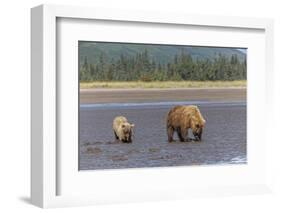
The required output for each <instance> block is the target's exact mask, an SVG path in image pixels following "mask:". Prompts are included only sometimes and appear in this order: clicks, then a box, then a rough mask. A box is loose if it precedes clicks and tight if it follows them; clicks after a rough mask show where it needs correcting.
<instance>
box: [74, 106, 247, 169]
mask: <svg viewBox="0 0 281 213" xmlns="http://www.w3.org/2000/svg"><path fill="white" fill-rule="evenodd" d="M176 104H177V103H176V102H175V103H173V102H169V103H161V104H153V103H142V104H113V105H106V104H105V105H102V104H97V105H95V104H92V105H83V104H82V105H80V115H79V116H80V119H79V120H80V123H79V135H80V136H79V137H80V140H79V169H80V170H95V169H121V168H144V167H167V166H192V165H221V164H242V163H246V162H247V142H246V140H247V137H246V136H247V134H246V102H245V101H240V102H237V101H236V102H211V101H207V102H198V103H197V104H196V102H195V103H194V104H196V105H198V106H199V108H200V111H201V113H202V115H203V116H204V118H205V119H206V121H207V123H206V128H205V129H204V132H203V136H202V137H203V140H202V141H201V142H196V141H191V142H179V141H178V138H177V135H176V133H175V134H174V139H176V142H173V143H168V141H167V134H166V121H165V119H166V115H167V112H168V110H169V109H170V108H171V107H172V106H174V105H176ZM118 115H123V116H126V117H127V118H128V120H129V121H130V122H132V123H134V124H135V129H134V138H133V143H130V144H128V143H121V142H119V141H116V140H115V138H114V134H113V131H112V121H113V119H114V117H115V116H118ZM189 137H191V138H192V137H193V136H192V134H189Z"/></svg>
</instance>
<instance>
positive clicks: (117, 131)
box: [112, 116, 135, 143]
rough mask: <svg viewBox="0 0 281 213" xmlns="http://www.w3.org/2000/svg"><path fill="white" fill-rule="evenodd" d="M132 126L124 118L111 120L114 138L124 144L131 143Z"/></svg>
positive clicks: (119, 117)
mask: <svg viewBox="0 0 281 213" xmlns="http://www.w3.org/2000/svg"><path fill="white" fill-rule="evenodd" d="M134 126H135V125H134V124H130V123H129V122H128V120H127V118H125V117H124V116H118V117H116V118H115V119H114V120H113V124H112V127H113V132H114V135H115V138H116V139H117V140H120V141H122V142H124V143H132V134H133V127H134Z"/></svg>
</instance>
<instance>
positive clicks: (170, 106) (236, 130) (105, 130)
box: [78, 41, 247, 170]
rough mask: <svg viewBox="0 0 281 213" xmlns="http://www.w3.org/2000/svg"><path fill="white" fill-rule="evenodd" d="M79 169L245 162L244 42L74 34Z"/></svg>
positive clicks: (245, 78)
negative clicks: (100, 38)
mask: <svg viewBox="0 0 281 213" xmlns="http://www.w3.org/2000/svg"><path fill="white" fill-rule="evenodd" d="M78 62H79V63H78V64H79V67H78V72H79V88H80V89H79V162H78V163H79V170H100V169H125V168H147V167H170V166H206V165H229V164H246V163H247V111H246V108H247V97H246V94H247V49H246V48H241V47H205V46H188V45H170V44H165V45H163V44H136V43H116V42H95V41H79V43H78Z"/></svg>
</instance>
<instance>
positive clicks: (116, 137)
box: [113, 130, 119, 140]
mask: <svg viewBox="0 0 281 213" xmlns="http://www.w3.org/2000/svg"><path fill="white" fill-rule="evenodd" d="M113 132H114V136H115V139H116V140H119V138H118V136H117V134H116V132H115V131H114V130H113Z"/></svg>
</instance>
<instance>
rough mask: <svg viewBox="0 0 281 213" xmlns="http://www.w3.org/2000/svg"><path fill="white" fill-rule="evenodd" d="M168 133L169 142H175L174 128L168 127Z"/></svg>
mask: <svg viewBox="0 0 281 213" xmlns="http://www.w3.org/2000/svg"><path fill="white" fill-rule="evenodd" d="M167 134H168V142H169V143H170V142H173V135H174V128H173V127H167Z"/></svg>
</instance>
